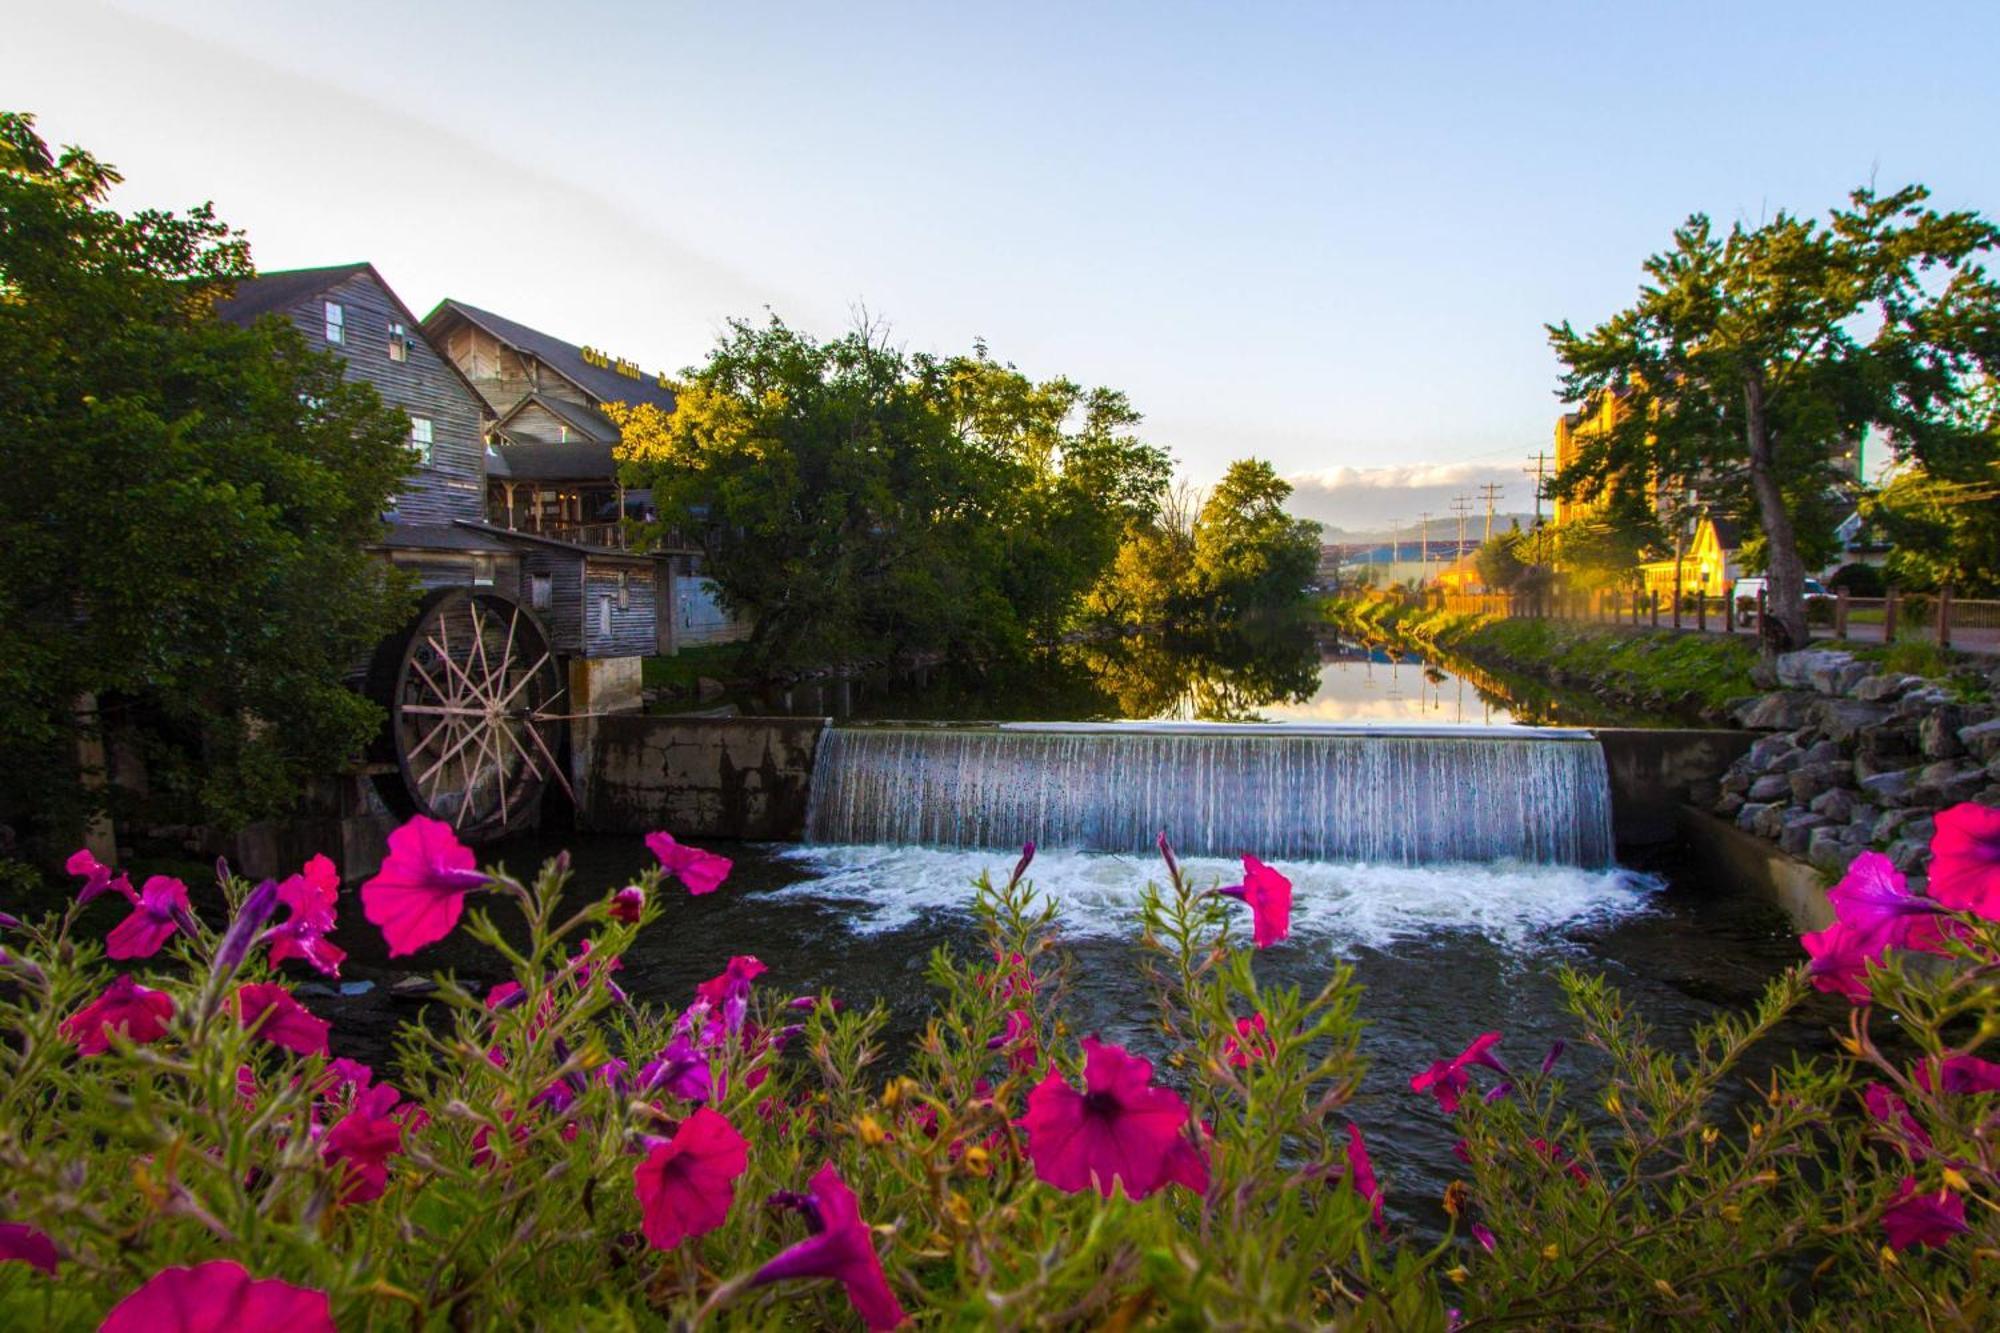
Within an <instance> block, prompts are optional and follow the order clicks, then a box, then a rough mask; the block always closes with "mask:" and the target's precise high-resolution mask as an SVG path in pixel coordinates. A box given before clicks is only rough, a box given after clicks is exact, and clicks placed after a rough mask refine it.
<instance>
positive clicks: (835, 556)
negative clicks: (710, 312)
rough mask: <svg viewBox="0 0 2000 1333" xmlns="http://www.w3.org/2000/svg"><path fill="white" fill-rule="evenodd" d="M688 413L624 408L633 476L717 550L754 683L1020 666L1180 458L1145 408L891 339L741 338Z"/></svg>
mask: <svg viewBox="0 0 2000 1333" xmlns="http://www.w3.org/2000/svg"><path fill="white" fill-rule="evenodd" d="M676 393H677V399H678V401H677V405H676V408H675V410H674V411H673V413H671V414H668V413H664V412H661V411H660V410H659V409H657V408H654V407H651V406H648V405H641V406H639V407H636V408H625V407H618V406H614V407H613V408H612V409H611V413H612V416H613V419H614V420H616V421H617V423H618V424H619V426H620V428H621V431H622V442H621V445H620V451H619V456H620V458H621V459H622V460H623V467H624V473H625V476H626V479H627V480H628V482H629V483H631V484H633V485H644V486H650V487H652V488H653V493H654V496H655V499H656V500H657V501H658V503H659V505H660V513H661V518H662V520H663V521H664V522H665V523H667V524H668V525H670V526H679V527H682V528H683V529H692V530H695V531H699V532H701V533H702V534H703V538H702V541H703V547H704V551H705V553H706V558H707V562H708V566H707V567H708V572H709V573H710V574H711V575H712V576H713V577H714V578H715V580H716V581H717V583H718V585H719V586H720V588H721V590H722V593H723V596H724V598H725V600H726V601H727V602H728V603H729V604H730V606H731V607H732V608H733V609H735V610H737V611H739V612H740V613H742V614H745V615H747V616H749V617H751V618H753V619H754V620H755V622H756V631H755V635H754V637H753V638H752V639H751V640H750V641H749V643H748V644H747V645H746V647H745V653H746V661H747V662H748V663H749V664H750V665H751V666H752V667H755V668H768V667H774V666H784V665H810V664H817V663H824V662H828V661H835V662H838V661H843V660H848V659H853V658H860V657H869V656H877V655H894V654H899V653H912V652H943V653H946V654H949V655H952V656H954V657H975V658H977V657H994V656H998V657H1007V656H1011V655H1015V654H1018V652H1019V651H1020V649H1021V647H1022V645H1023V643H1024V642H1025V640H1026V639H1027V638H1028V637H1029V636H1030V635H1043V636H1046V635H1050V634H1053V633H1055V632H1056V631H1058V630H1059V629H1060V628H1061V627H1062V626H1063V625H1064V624H1065V623H1066V622H1067V620H1068V619H1069V618H1070V616H1071V615H1072V614H1073V613H1074V612H1075V611H1076V609H1077V608H1078V606H1079V604H1080V603H1081V600H1082V598H1083V596H1084V594H1085V593H1086V592H1088V591H1089V589H1090V588H1091V587H1092V586H1093V585H1094V584H1096V583H1097V581H1098V580H1099V578H1100V577H1101V576H1102V575H1103V573H1104V572H1105V570H1107V569H1108V568H1109V567H1110V565H1111V563H1112V561H1113V560H1114V558H1115V557H1116V555H1117V552H1118V546H1119V540H1120V537H1121V535H1122V533H1123V532H1124V531H1125V529H1126V528H1127V526H1128V525H1133V524H1144V523H1146V522H1149V521H1150V520H1151V519H1152V518H1153V516H1154V514H1155V512H1156V509H1157V506H1158V501H1159V497H1160V494H1161V492H1162V491H1163V490H1164V489H1165V487H1166V482H1167V474H1168V469H1169V461H1168V458H1167V456H1166V454H1165V453H1164V452H1163V451H1161V450H1159V449H1156V448H1154V447H1152V446H1150V445H1147V444H1145V443H1143V442H1142V441H1141V440H1140V439H1139V438H1138V437H1137V436H1136V435H1135V434H1134V433H1133V432H1134V430H1135V428H1136V427H1137V425H1138V423H1139V415H1138V413H1136V412H1135V411H1133V409H1132V407H1131V405H1130V403H1129V402H1128V401H1127V400H1126V399H1125V397H1124V395H1122V394H1119V393H1117V392H1115V391H1112V390H1109V389H1092V390H1088V391H1086V390H1084V389H1082V388H1080V387H1079V386H1077V385H1076V384H1074V383H1072V382H1070V381H1068V380H1062V379H1056V380H1050V381H1045V382H1041V383H1035V382H1033V381H1030V380H1029V379H1028V378H1027V377H1026V376H1025V375H1022V374H1021V373H1020V372H1019V371H1017V370H1015V369H1014V368H1013V367H1011V366H1007V365H1002V364H999V363H996V362H994V361H992V360H990V359H989V358H988V357H987V355H986V352H985V349H984V348H983V347H982V348H979V349H977V350H976V352H975V354H974V355H972V356H969V357H955V358H951V359H949V360H940V359H937V358H933V357H928V356H911V355H908V354H906V353H904V352H901V351H899V350H896V349H893V348H891V347H889V346H888V345H887V344H886V343H884V342H883V341H881V340H880V339H879V337H877V336H876V334H875V332H874V331H873V330H868V329H861V330H856V331H855V332H852V333H849V334H846V335H845V336H843V337H840V338H835V339H832V340H828V341H824V342H822V341H819V340H817V339H814V338H812V337H810V336H808V335H806V334H804V333H801V332H799V331H797V330H794V329H791V328H789V327H787V326H786V325H785V324H784V323H783V322H782V321H780V320H778V319H776V318H775V317H774V318H773V319H771V320H770V321H769V322H768V323H767V324H765V325H763V326H761V327H758V326H753V325H751V324H748V323H745V322H742V321H737V322H734V323H732V324H731V325H730V328H729V331H728V332H727V333H726V334H725V335H724V336H723V338H722V339H721V341H720V342H719V343H718V344H717V346H716V348H715V350H714V351H713V352H712V353H711V354H710V357H709V359H708V361H707V363H706V364H705V365H703V366H701V367H700V368H698V369H693V370H690V371H688V372H687V375H686V378H685V379H684V381H683V382H682V383H681V384H679V385H677V386H676Z"/></svg>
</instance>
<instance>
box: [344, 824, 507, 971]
mask: <svg viewBox="0 0 2000 1333" xmlns="http://www.w3.org/2000/svg"><path fill="white" fill-rule="evenodd" d="M475 864H476V858H474V856H473V855H472V849H471V848H469V847H463V846H460V845H459V841H458V839H457V838H456V837H455V836H453V834H452V831H451V826H450V825H449V824H446V823H445V822H444V821H443V820H441V819H426V818H425V817H424V816H422V815H417V816H415V817H414V818H412V819H411V820H410V821H409V822H408V823H406V824H404V825H403V826H402V827H401V828H399V829H397V830H396V831H395V832H394V833H391V834H390V835H389V855H388V857H387V858H386V859H385V860H384V861H383V862H382V868H381V869H380V870H379V871H377V872H376V873H375V877H374V878H373V879H371V880H369V881H368V882H367V883H366V884H363V885H362V886H361V913H362V915H363V916H365V917H367V918H368V920H369V921H370V922H372V923H373V924H375V925H376V926H378V927H380V928H381V931H382V938H383V939H384V940H386V941H388V944H389V956H390V957H391V958H395V957H397V956H399V955H402V954H407V953H415V952H416V951H417V950H419V949H421V948H423V947H424V946H425V945H426V944H435V943H436V942H437V941H439V940H441V939H443V938H444V937H445V936H447V935H449V934H451V931H452V927H454V926H456V925H457V924H458V918H459V914H460V913H462V912H463V911H464V910H465V895H466V894H468V893H471V892H473V891H474V890H476V889H483V888H485V887H486V885H487V883H488V880H487V877H486V876H485V875H483V874H481V873H480V872H479V871H478V870H477V869H475Z"/></svg>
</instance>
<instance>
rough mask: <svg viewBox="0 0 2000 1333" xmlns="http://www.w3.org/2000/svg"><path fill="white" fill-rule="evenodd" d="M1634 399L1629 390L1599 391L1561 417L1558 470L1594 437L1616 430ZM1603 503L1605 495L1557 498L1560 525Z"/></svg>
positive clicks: (1557, 420) (1629, 411) (1588, 513)
mask: <svg viewBox="0 0 2000 1333" xmlns="http://www.w3.org/2000/svg"><path fill="white" fill-rule="evenodd" d="M1631 402H1632V395H1631V393H1630V392H1629V391H1620V392H1617V393H1600V394H1595V395H1593V396H1592V397H1591V398H1589V399H1588V400H1586V401H1585V402H1584V403H1583V404H1582V405H1581V406H1579V407H1578V408H1577V410H1576V411H1574V412H1565V413H1563V414H1562V415H1561V416H1559V417H1557V418H1556V471H1557V472H1561V471H1563V469H1565V468H1567V467H1568V466H1569V465H1570V464H1572V463H1574V462H1575V461H1576V459H1577V456H1578V455H1579V454H1580V453H1582V452H1583V449H1584V446H1585V445H1586V444H1588V443H1589V442H1590V441H1591V440H1593V439H1602V438H1603V437H1604V436H1606V435H1609V434H1610V433H1611V432H1612V431H1614V430H1616V429H1617V428H1618V427H1619V425H1620V424H1622V423H1623V422H1624V421H1625V420H1626V418H1627V417H1629V416H1630V415H1631V412H1632V407H1631ZM1603 506H1604V500H1603V498H1602V496H1601V494H1593V495H1590V496H1587V497H1585V496H1579V497H1577V498H1576V499H1573V500H1560V499H1559V500H1557V501H1556V512H1555V521H1556V526H1557V527H1561V526H1562V525H1563V524H1565V523H1574V522H1576V521H1578V520H1579V519H1586V518H1589V517H1590V516H1591V515H1592V514H1594V513H1596V512H1597V511H1598V510H1599V509H1601V508H1603Z"/></svg>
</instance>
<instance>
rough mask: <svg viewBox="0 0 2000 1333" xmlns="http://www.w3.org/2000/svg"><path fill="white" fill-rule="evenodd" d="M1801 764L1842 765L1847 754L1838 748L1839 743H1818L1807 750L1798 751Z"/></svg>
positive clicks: (1845, 760)
mask: <svg viewBox="0 0 2000 1333" xmlns="http://www.w3.org/2000/svg"><path fill="white" fill-rule="evenodd" d="M1799 762H1800V763H1801V764H1844V763H1846V762H1847V752H1846V751H1845V750H1843V749H1841V748H1840V742H1839V741H1820V742H1819V743H1818V744H1816V745H1814V746H1812V747H1811V748H1809V749H1805V750H1801V751H1799Z"/></svg>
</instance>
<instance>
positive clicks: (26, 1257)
mask: <svg viewBox="0 0 2000 1333" xmlns="http://www.w3.org/2000/svg"><path fill="white" fill-rule="evenodd" d="M10 1260H12V1261H18V1262H20V1263H24V1264H26V1265H28V1267H30V1268H39V1269H41V1270H42V1271H43V1272H44V1273H47V1274H48V1275H49V1276H50V1277H54V1276H55V1275H56V1265H57V1264H59V1263H61V1262H62V1256H61V1255H59V1254H57V1253H56V1246H55V1242H54V1241H52V1240H50V1239H49V1238H48V1235H47V1233H46V1232H42V1231H38V1230H36V1229H35V1228H34V1227H31V1226H29V1225H28V1224H27V1223H25V1222H0V1263H7V1262H9V1261H10Z"/></svg>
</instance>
